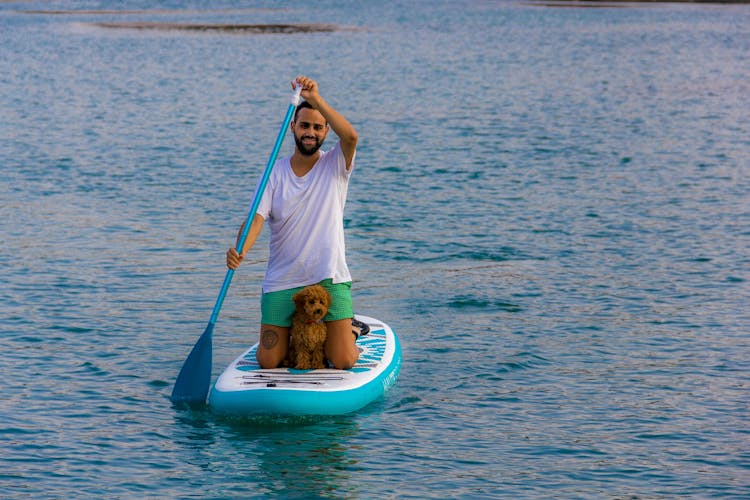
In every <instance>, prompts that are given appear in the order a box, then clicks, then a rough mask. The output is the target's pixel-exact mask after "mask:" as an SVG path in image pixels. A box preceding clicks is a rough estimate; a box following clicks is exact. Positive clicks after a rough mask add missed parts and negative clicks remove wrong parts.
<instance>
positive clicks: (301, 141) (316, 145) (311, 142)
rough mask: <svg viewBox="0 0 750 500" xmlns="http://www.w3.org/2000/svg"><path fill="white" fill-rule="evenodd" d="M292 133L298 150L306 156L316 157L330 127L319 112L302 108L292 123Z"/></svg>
mask: <svg viewBox="0 0 750 500" xmlns="http://www.w3.org/2000/svg"><path fill="white" fill-rule="evenodd" d="M292 132H293V133H294V142H295V143H296V144H297V149H298V150H299V152H300V153H302V154H303V155H305V156H311V155H314V154H315V153H316V152H317V151H318V149H320V146H322V145H323V141H324V140H325V138H326V135H327V134H328V125H327V124H326V120H325V118H323V115H321V114H320V112H319V111H317V110H315V109H310V108H302V109H300V110H299V113H297V119H296V120H295V121H293V122H292Z"/></svg>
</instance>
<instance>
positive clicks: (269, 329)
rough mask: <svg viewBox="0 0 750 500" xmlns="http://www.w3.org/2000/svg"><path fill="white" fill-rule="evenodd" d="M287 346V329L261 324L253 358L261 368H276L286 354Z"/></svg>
mask: <svg viewBox="0 0 750 500" xmlns="http://www.w3.org/2000/svg"><path fill="white" fill-rule="evenodd" d="M288 346H289V329H288V328H284V327H280V326H274V325H261V330H260V342H259V345H258V351H257V352H256V353H255V358H256V359H257V360H258V364H259V365H260V366H261V368H276V367H278V366H279V365H280V364H281V361H282V360H283V359H284V356H286V350H287V348H288Z"/></svg>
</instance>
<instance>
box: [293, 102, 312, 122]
mask: <svg viewBox="0 0 750 500" xmlns="http://www.w3.org/2000/svg"><path fill="white" fill-rule="evenodd" d="M304 108H307V109H315V108H313V107H312V104H310V103H309V102H307V101H302V102H301V103H299V104H297V109H295V110H294V121H295V122H296V121H297V115H298V114H299V110H300V109H304Z"/></svg>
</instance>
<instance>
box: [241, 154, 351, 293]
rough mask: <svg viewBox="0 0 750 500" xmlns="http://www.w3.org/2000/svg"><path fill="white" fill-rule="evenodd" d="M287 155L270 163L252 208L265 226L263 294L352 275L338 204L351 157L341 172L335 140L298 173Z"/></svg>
mask: <svg viewBox="0 0 750 500" xmlns="http://www.w3.org/2000/svg"><path fill="white" fill-rule="evenodd" d="M290 159H291V157H287V158H284V159H282V160H278V161H277V162H276V165H274V168H273V170H272V171H271V175H270V177H269V178H268V184H267V185H266V190H265V192H264V193H263V197H262V198H261V200H260V204H259V205H258V210H257V213H258V215H260V216H261V217H263V218H264V219H265V221H266V224H268V225H269V227H270V228H271V241H270V256H269V259H268V267H267V269H266V277H265V280H264V281H263V292H264V293H268V292H276V291H279V290H287V289H289V288H295V287H298V286H306V285H311V284H313V283H318V282H320V281H322V280H325V279H329V278H332V279H333V282H334V283H343V282H346V281H351V279H352V278H351V275H350V274H349V268H348V266H347V265H346V246H345V244H344V205H345V204H346V192H347V189H348V187H349V178H350V177H351V173H352V170H353V168H354V158H352V164H351V168H350V169H349V170H348V171H347V170H346V159H345V158H344V153H343V152H342V151H341V144H340V143H337V144H336V146H335V147H334V148H333V149H331V150H330V151H325V152H322V153H321V155H320V158H319V159H318V161H317V163H315V166H313V168H312V170H310V171H309V172H308V173H307V174H305V175H304V176H303V177H297V175H296V174H295V173H294V171H293V170H292V165H291V162H290ZM256 190H257V188H256Z"/></svg>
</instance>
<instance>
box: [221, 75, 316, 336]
mask: <svg viewBox="0 0 750 500" xmlns="http://www.w3.org/2000/svg"><path fill="white" fill-rule="evenodd" d="M301 92H302V85H299V84H298V85H297V88H296V89H295V90H294V94H293V95H292V100H291V102H290V103H289V107H288V108H287V110H286V116H285V117H284V122H283V123H282V124H281V129H280V130H279V135H278V136H277V137H276V143H275V144H274V146H273V151H271V156H269V157H268V162H267V163H266V168H265V170H264V171H263V176H262V177H261V178H260V182H259V183H258V189H256V191H255V196H254V197H253V201H252V203H251V204H250V209H249V210H248V212H247V220H246V221H245V225H244V227H243V228H242V233H241V234H240V237H239V239H238V240H237V248H236V250H237V253H242V248H243V247H244V246H245V240H247V233H248V232H249V231H250V225H251V224H252V222H253V217H254V216H255V212H256V211H257V210H258V205H260V200H261V198H262V197H263V192H264V191H265V190H266V184H268V179H269V177H271V170H273V166H274V165H275V164H276V158H277V157H278V156H279V150H280V149H281V144H282V143H283V142H284V135H285V134H286V131H287V129H288V128H289V123H291V121H292V117H293V116H294V110H295V109H296V108H297V105H298V104H299V103H300V100H301V97H300V94H301ZM233 276H234V269H227V274H226V275H225V276H224V283H223V284H222V285H221V290H220V291H219V296H218V297H217V298H216V304H214V310H213V312H212V313H211V318H210V319H209V320H208V323H209V324H210V325H214V324H215V323H216V320H217V319H218V318H219V311H221V306H222V305H223V304H224V298H225V297H226V295H227V290H229V285H230V284H231V283H232V277H233Z"/></svg>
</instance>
